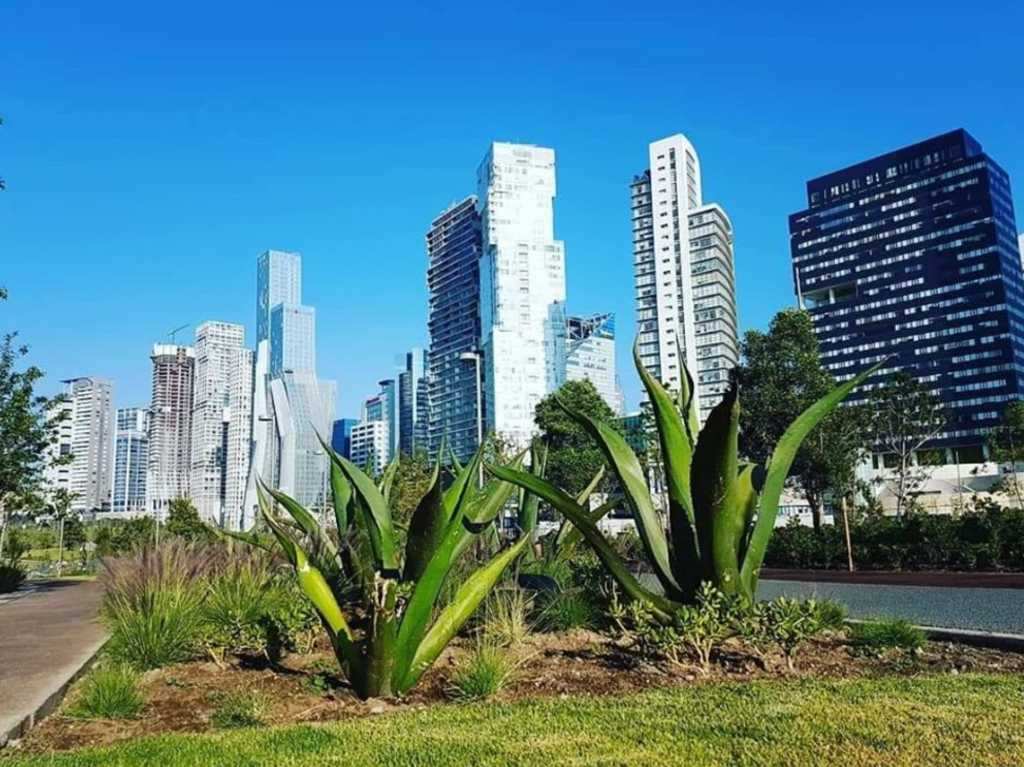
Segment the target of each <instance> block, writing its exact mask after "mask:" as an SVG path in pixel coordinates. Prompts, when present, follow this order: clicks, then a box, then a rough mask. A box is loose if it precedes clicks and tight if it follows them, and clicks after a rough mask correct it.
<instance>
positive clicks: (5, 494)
mask: <svg viewBox="0 0 1024 767" xmlns="http://www.w3.org/2000/svg"><path fill="white" fill-rule="evenodd" d="M6 298H7V291H6V290H4V289H3V288H0V301H3V300H6ZM16 338H17V333H14V332H11V333H7V334H6V335H4V336H3V341H2V342H0V556H2V555H3V549H4V540H5V538H6V534H7V527H8V524H9V516H10V513H11V511H12V510H13V509H14V508H15V507H17V506H18V505H19V504H20V503H21V502H23V501H24V500H25V499H26V498H27V497H29V496H31V495H32V494H33V493H34V492H35V491H36V490H37V489H38V486H39V481H40V479H41V477H42V470H43V464H44V460H45V453H46V448H47V447H48V446H49V445H50V442H51V439H52V429H53V426H54V425H55V422H56V419H54V420H50V419H49V418H48V412H49V411H48V408H49V406H50V404H51V400H50V399H48V398H46V397H42V396H39V395H37V394H36V393H35V386H36V383H37V382H38V381H39V379H41V378H42V377H43V371H42V370H40V369H39V368H37V367H35V366H33V365H30V366H29V367H27V368H25V369H24V370H18V369H17V365H18V361H19V360H20V359H21V358H22V357H24V356H25V355H27V354H28V347H27V346H24V345H19V344H17V343H16Z"/></svg>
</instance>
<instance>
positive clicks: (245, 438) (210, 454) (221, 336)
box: [189, 321, 253, 529]
mask: <svg viewBox="0 0 1024 767" xmlns="http://www.w3.org/2000/svg"><path fill="white" fill-rule="evenodd" d="M244 344H245V328H244V327H243V326H242V325H236V324H234V323H230V322H212V321H211V322H204V323H203V324H202V325H200V326H199V327H198V328H197V329H196V344H195V382H194V391H193V402H192V458H191V476H190V478H189V488H190V493H191V498H192V501H193V503H195V506H196V509H197V510H198V512H199V516H200V518H201V519H203V520H204V521H206V522H209V523H212V524H216V525H221V526H224V527H227V528H228V529H237V526H238V518H239V516H240V514H241V508H242V503H243V496H244V491H245V481H246V479H247V478H248V472H249V458H250V453H251V445H250V441H251V440H250V428H251V418H252V387H253V353H252V351H251V350H249V349H246V348H245V346H244Z"/></svg>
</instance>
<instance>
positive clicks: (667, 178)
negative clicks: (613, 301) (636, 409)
mask: <svg viewBox="0 0 1024 767" xmlns="http://www.w3.org/2000/svg"><path fill="white" fill-rule="evenodd" d="M648 154H649V162H650V164H649V167H648V169H647V170H645V171H644V172H643V173H641V174H640V175H638V176H636V177H635V178H634V179H633V183H632V186H631V191H632V209H633V265H634V267H633V268H634V273H635V278H636V311H637V328H638V334H639V336H638V342H639V350H640V359H641V361H642V362H643V364H644V366H645V367H646V368H647V369H648V370H649V371H651V373H652V374H653V375H654V376H655V377H656V378H658V379H659V380H661V381H662V382H663V383H664V384H666V385H667V386H668V387H669V388H670V389H672V390H678V389H679V388H680V384H681V381H682V379H681V375H682V364H683V363H684V362H685V365H686V368H687V369H688V370H689V371H690V375H691V376H692V377H693V379H694V385H695V388H696V397H697V403H698V407H699V411H700V416H701V420H703V419H704V418H706V417H707V414H708V413H709V412H710V411H711V408H713V407H714V406H715V405H716V404H717V403H718V401H719V400H720V399H721V398H722V394H723V393H724V392H725V390H726V389H727V388H728V380H729V371H730V370H731V369H732V368H733V367H735V366H736V364H737V363H738V361H739V338H738V334H737V325H736V284H735V273H734V266H733V232H732V224H731V223H730V221H729V217H728V216H726V214H725V211H724V210H722V208H721V207H719V206H718V205H716V204H713V203H711V204H705V203H704V201H703V197H702V193H701V172H700V160H699V159H698V157H697V151H696V150H695V149H694V148H693V145H692V144H691V143H690V142H689V141H688V140H687V139H686V137H685V136H683V135H681V134H676V135H674V136H669V137H668V138H665V139H661V140H660V141H655V142H654V143H652V144H651V145H650V147H649V148H648ZM680 353H682V359H680V357H679V354H680Z"/></svg>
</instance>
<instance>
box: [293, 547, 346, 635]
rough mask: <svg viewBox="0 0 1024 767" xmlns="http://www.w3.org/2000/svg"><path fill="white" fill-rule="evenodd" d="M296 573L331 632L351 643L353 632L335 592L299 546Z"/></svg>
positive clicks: (303, 591) (296, 550)
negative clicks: (335, 596)
mask: <svg viewBox="0 0 1024 767" xmlns="http://www.w3.org/2000/svg"><path fill="white" fill-rule="evenodd" d="M295 572H296V574H297V575H298V578H299V586H301V587H302V593H304V594H305V595H306V597H307V598H308V599H309V601H310V602H312V603H313V606H314V607H315V608H316V610H317V612H318V613H320V616H321V617H322V618H323V619H324V622H325V623H326V624H327V626H328V627H329V628H330V630H331V632H332V633H334V634H340V635H343V636H344V637H346V638H347V639H348V640H349V641H350V642H351V641H352V631H351V629H350V628H349V626H348V621H347V620H345V615H344V614H343V613H342V611H341V607H339V606H338V601H337V600H336V599H335V598H334V592H332V591H331V587H330V586H329V585H328V584H327V579H326V578H324V576H323V573H321V572H320V571H319V570H318V569H317V568H315V567H313V565H311V564H310V563H309V558H308V557H307V556H306V552H304V551H303V550H302V547H301V546H298V545H296V546H295Z"/></svg>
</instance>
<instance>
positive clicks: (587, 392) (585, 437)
mask: <svg viewBox="0 0 1024 767" xmlns="http://www.w3.org/2000/svg"><path fill="white" fill-rule="evenodd" d="M559 401H561V402H563V403H565V404H566V405H567V406H568V407H569V408H570V409H572V410H574V411H576V412H578V413H585V414H587V415H589V416H590V417H591V418H594V419H595V420H598V421H602V422H604V423H607V424H610V425H612V426H614V427H615V428H616V430H619V431H621V429H620V427H619V423H618V419H617V418H616V416H615V412H614V411H613V410H612V409H611V408H610V407H609V406H608V404H607V403H606V402H605V401H604V399H603V398H602V397H601V395H600V394H598V393H597V389H595V388H594V384H592V383H591V382H590V381H586V380H583V381H566V382H565V383H564V384H562V386H561V388H559V389H558V391H556V392H555V393H553V394H549V395H548V396H547V397H545V398H544V399H542V400H541V401H540V402H539V403H537V409H536V410H535V411H534V422H535V423H536V424H537V429H538V430H539V431H540V434H541V438H542V439H543V440H544V441H545V442H546V443H547V446H548V457H547V466H546V469H545V476H546V477H547V479H548V480H549V481H550V482H552V483H553V484H554V485H555V486H556V487H559V488H561V489H562V490H564V491H565V492H566V493H568V494H569V495H573V496H575V495H576V494H577V493H579V492H581V491H582V490H583V488H585V487H586V486H587V484H588V483H589V482H590V480H592V479H593V478H594V475H595V474H596V473H597V472H598V470H599V469H600V468H601V467H602V466H604V465H605V461H604V454H603V453H602V452H601V450H600V448H599V447H598V446H597V445H596V444H595V443H594V440H593V439H591V437H590V435H589V434H587V432H586V431H585V430H584V428H583V427H582V426H581V425H580V424H579V422H578V421H576V420H574V419H573V418H572V417H571V416H570V415H569V414H568V413H566V412H565V410H564V409H562V407H561V406H559V404H558V402H559Z"/></svg>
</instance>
